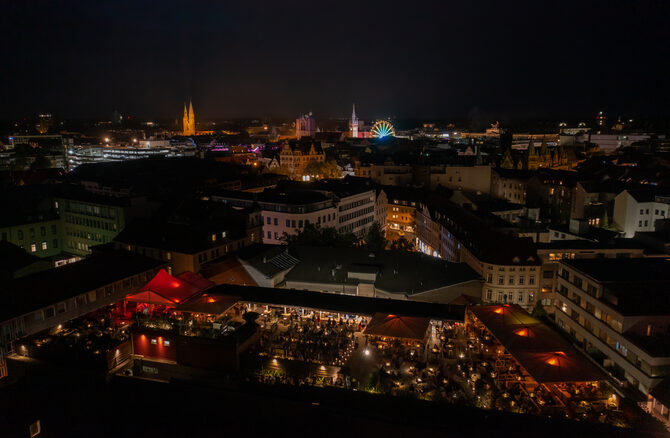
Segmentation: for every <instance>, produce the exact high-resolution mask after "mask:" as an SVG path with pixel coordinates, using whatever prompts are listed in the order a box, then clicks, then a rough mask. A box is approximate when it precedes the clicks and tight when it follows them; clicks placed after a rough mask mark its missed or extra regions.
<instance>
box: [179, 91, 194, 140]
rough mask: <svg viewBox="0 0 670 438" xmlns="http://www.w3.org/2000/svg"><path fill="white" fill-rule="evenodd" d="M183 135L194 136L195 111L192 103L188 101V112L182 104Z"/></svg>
mask: <svg viewBox="0 0 670 438" xmlns="http://www.w3.org/2000/svg"><path fill="white" fill-rule="evenodd" d="M182 126H183V128H184V132H183V134H184V135H195V111H193V101H192V100H189V106H188V110H187V109H186V104H185V103H184V118H183V119H182Z"/></svg>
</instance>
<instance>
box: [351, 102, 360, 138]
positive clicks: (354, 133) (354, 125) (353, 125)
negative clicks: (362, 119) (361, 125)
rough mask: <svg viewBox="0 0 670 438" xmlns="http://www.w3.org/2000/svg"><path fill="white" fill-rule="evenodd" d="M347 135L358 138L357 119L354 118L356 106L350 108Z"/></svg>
mask: <svg viewBox="0 0 670 438" xmlns="http://www.w3.org/2000/svg"><path fill="white" fill-rule="evenodd" d="M349 135H350V136H351V137H353V138H358V117H356V105H352V106H351V120H350V121H349Z"/></svg>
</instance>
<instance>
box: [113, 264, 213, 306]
mask: <svg viewBox="0 0 670 438" xmlns="http://www.w3.org/2000/svg"><path fill="white" fill-rule="evenodd" d="M201 290H202V289H201V288H200V287H198V286H195V285H193V284H191V283H189V282H187V281H184V280H182V279H179V278H175V277H173V276H172V275H170V274H168V273H167V272H166V271H165V270H164V269H161V270H160V271H159V272H158V274H156V276H155V277H154V278H152V279H151V281H149V283H147V284H146V285H145V286H144V287H143V288H142V289H140V290H139V291H138V292H136V293H134V294H130V295H127V296H126V300H127V301H137V302H140V303H149V304H164V305H168V306H174V305H177V304H179V303H183V302H184V301H186V300H188V299H189V298H191V297H193V296H194V295H196V294H198V293H199V292H200V291H201Z"/></svg>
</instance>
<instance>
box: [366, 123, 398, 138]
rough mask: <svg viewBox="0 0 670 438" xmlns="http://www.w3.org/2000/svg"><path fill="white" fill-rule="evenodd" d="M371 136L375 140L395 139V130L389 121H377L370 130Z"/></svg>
mask: <svg viewBox="0 0 670 438" xmlns="http://www.w3.org/2000/svg"><path fill="white" fill-rule="evenodd" d="M370 135H371V136H372V137H375V138H384V137H395V129H394V128H393V125H392V124H391V123H389V122H388V121H386V120H377V121H376V122H375V124H374V125H372V128H371V129H370Z"/></svg>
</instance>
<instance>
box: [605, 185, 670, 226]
mask: <svg viewBox="0 0 670 438" xmlns="http://www.w3.org/2000/svg"><path fill="white" fill-rule="evenodd" d="M668 218H670V196H668V194H667V193H665V192H664V191H662V190H657V189H656V188H645V189H637V190H624V191H622V192H621V193H619V194H618V195H616V197H615V198H614V216H613V219H614V226H615V227H616V228H617V229H619V230H620V231H621V232H622V233H623V234H624V236H625V237H634V236H635V233H637V232H645V231H656V221H662V220H665V219H668Z"/></svg>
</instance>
